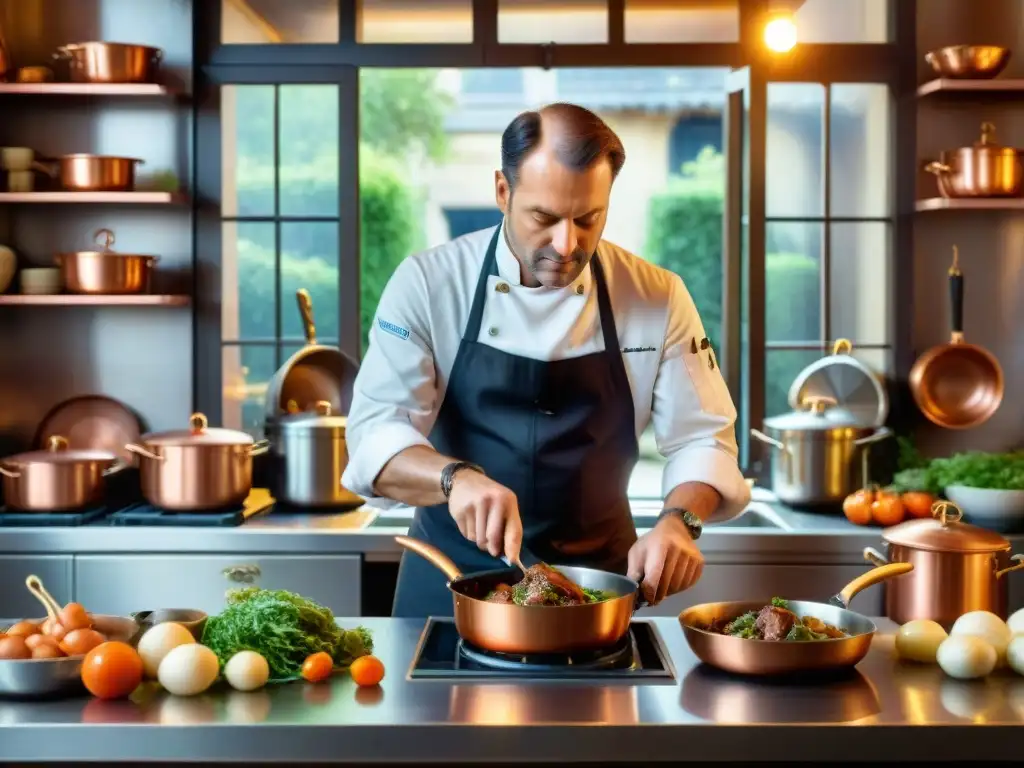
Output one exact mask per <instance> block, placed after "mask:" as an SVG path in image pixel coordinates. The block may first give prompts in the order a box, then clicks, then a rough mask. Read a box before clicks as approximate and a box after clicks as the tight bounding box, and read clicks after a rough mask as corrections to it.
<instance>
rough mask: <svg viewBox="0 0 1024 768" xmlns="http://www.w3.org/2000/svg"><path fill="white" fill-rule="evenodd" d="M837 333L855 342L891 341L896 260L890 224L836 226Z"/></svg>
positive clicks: (832, 263) (831, 279)
mask: <svg viewBox="0 0 1024 768" xmlns="http://www.w3.org/2000/svg"><path fill="white" fill-rule="evenodd" d="M830 226H831V231H832V257H831V259H830V260H829V271H830V274H829V282H830V283H831V286H832V287H831V292H830V297H831V308H830V309H831V315H832V317H831V320H832V335H833V336H834V337H837V338H847V339H851V340H852V341H853V342H854V344H855V345H856V344H888V343H890V342H891V340H892V333H891V330H892V329H891V323H892V316H893V312H892V260H891V259H890V257H889V252H890V251H889V241H890V237H891V230H890V225H889V224H887V223H884V222H879V223H874V222H872V223H866V224H843V223H840V224H832V225H830Z"/></svg>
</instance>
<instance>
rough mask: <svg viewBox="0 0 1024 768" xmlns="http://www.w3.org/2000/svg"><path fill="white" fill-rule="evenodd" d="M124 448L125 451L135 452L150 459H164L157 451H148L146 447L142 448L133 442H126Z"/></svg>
mask: <svg viewBox="0 0 1024 768" xmlns="http://www.w3.org/2000/svg"><path fill="white" fill-rule="evenodd" d="M124 449H125V450H126V451H131V452H132V453H134V454H136V455H137V456H142V457H143V458H145V459H152V460H153V461H163V460H164V457H163V456H161V455H160V454H159V453H153V452H152V451H150V450H148V449H146V448H143V447H142V446H141V445H136V444H135V443H128V444H126V445H125V447H124Z"/></svg>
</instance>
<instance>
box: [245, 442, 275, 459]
mask: <svg viewBox="0 0 1024 768" xmlns="http://www.w3.org/2000/svg"><path fill="white" fill-rule="evenodd" d="M269 450H270V441H269V440H257V441H256V442H255V443H253V444H252V445H251V446H249V455H250V456H262V455H263V454H264V453H266V452H267V451H269Z"/></svg>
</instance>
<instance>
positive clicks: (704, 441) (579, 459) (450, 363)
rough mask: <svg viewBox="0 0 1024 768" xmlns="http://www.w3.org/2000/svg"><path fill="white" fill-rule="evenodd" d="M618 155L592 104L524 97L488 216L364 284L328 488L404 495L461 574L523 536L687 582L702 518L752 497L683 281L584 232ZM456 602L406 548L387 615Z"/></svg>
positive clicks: (602, 564) (550, 549)
mask: <svg viewBox="0 0 1024 768" xmlns="http://www.w3.org/2000/svg"><path fill="white" fill-rule="evenodd" d="M624 162H625V151H624V149H623V146H622V142H621V141H620V140H619V138H618V136H616V135H615V133H614V132H613V131H612V130H611V129H610V128H609V127H608V126H607V125H606V124H605V123H604V122H603V121H602V120H601V119H600V118H599V117H598V116H597V115H595V114H593V113H592V112H590V111H588V110H586V109H584V108H582V107H578V106H575V105H572V104H552V105H549V106H547V107H544V108H543V109H541V110H539V111H530V112H524V113H523V114H521V115H519V116H518V117H516V118H515V119H514V120H513V121H512V122H511V123H510V124H509V126H508V127H507V128H506V129H505V131H504V133H503V134H502V137H501V170H499V171H496V172H495V174H494V190H495V200H496V202H497V205H498V208H499V209H500V210H501V211H502V213H503V214H504V219H503V221H502V223H501V224H500V225H499V226H497V227H495V228H492V229H487V230H483V231H479V232H473V233H471V234H468V235H465V236H463V237H460V238H458V239H456V240H453V241H452V242H449V243H446V244H444V245H441V246H438V247H436V248H431V249H429V250H427V251H424V252H422V253H417V254H414V255H412V256H410V257H408V258H407V259H405V260H404V261H403V262H402V263H401V264H400V265H399V267H398V268H397V269H396V270H395V272H394V274H393V275H392V277H391V279H390V280H389V281H388V284H387V286H386V288H385V289H384V292H383V295H382V296H381V299H380V303H379V305H378V307H377V312H376V315H375V317H374V321H373V327H372V328H371V329H370V343H369V348H368V349H367V351H366V357H365V359H364V360H363V364H362V366H361V368H360V370H359V374H358V376H357V377H356V381H355V392H354V396H353V401H352V408H351V411H350V413H349V418H348V425H347V440H348V450H349V463H348V467H347V469H346V470H345V473H344V478H343V481H342V482H343V483H344V485H345V487H346V488H348V489H350V490H351V491H354V492H355V493H357V494H359V495H361V496H363V497H365V498H367V499H371V500H375V501H374V503H375V504H378V505H381V504H382V505H383V506H389V505H392V504H405V505H409V506H413V507H416V513H415V518H414V519H413V522H412V525H411V526H410V529H409V535H410V536H412V537H415V538H418V539H422V540H424V541H427V542H429V543H431V544H433V545H435V546H437V547H438V548H440V549H441V550H442V551H443V552H444V553H445V554H447V555H448V557H450V558H451V559H452V560H453V561H454V562H455V564H456V565H458V566H459V568H460V569H461V570H462V572H463V573H471V572H474V571H483V570H488V569H494V568H503V567H506V566H505V565H504V563H503V562H502V561H501V559H500V558H501V557H502V556H505V557H507V558H508V559H509V560H510V561H512V562H516V561H517V559H518V558H519V556H520V552H521V550H522V556H523V559H524V560H526V562H527V564H529V563H531V562H534V561H535V560H537V559H539V560H542V561H544V562H549V563H557V564H566V565H585V566H589V567H594V568H601V569H604V570H609V571H615V572H618V573H624V574H627V575H629V576H630V577H631V578H633V579H635V580H637V581H638V582H640V583H641V584H642V588H643V590H644V593H645V595H646V597H647V599H648V600H650V601H651V602H658V601H660V600H662V599H663V598H664V597H665V596H666V595H670V594H674V593H676V592H679V591H681V590H684V589H687V588H688V587H691V586H693V584H695V583H696V582H697V580H698V579H699V578H700V576H701V572H702V570H703V565H704V558H703V556H702V555H701V552H700V549H699V547H698V540H699V538H700V535H701V531H702V527H703V524H704V523H706V522H708V521H709V520H715V521H718V520H727V519H730V518H732V517H735V516H736V515H738V514H739V513H740V512H741V511H742V510H743V509H744V507H745V506H746V504H747V502H748V500H749V490H748V488H747V485H746V483H745V481H744V479H743V477H742V475H741V474H740V471H739V468H738V466H737V460H736V454H737V451H736V437H735V429H734V422H735V419H736V410H735V407H734V405H733V402H732V399H731V398H730V396H729V392H728V389H727V388H726V385H725V382H724V380H723V378H722V374H721V372H720V370H719V367H718V361H717V360H716V358H715V353H714V350H713V349H712V348H711V346H710V343H709V342H708V340H707V338H706V336H705V333H704V328H703V327H702V325H701V320H700V317H699V316H698V314H697V310H696V308H695V306H694V303H693V300H692V299H691V297H690V295H689V293H688V292H687V290H686V286H685V285H684V284H683V281H682V280H681V279H680V278H679V277H678V276H677V275H675V274H673V273H671V272H668V271H667V270H664V269H662V268H660V267H658V266H655V265H654V264H651V263H649V262H647V261H644V260H643V259H642V258H640V257H638V256H635V255H633V254H632V253H629V252H628V251H626V250H625V249H623V248H620V247H619V246H617V245H614V244H612V243H610V242H607V241H605V240H602V239H601V234H602V232H603V231H604V227H605V222H606V221H607V217H608V207H609V201H610V197H611V191H612V184H613V182H614V181H615V178H616V176H617V175H618V173H619V171H620V170H621V169H622V167H623V163H624ZM648 424H653V426H654V434H655V437H656V439H657V445H658V449H659V451H660V452H661V453H662V454H663V455H664V456H665V457H666V459H667V464H666V465H665V469H664V479H663V484H662V490H663V496H664V505H663V511H662V512H661V514H660V516H659V518H658V522H657V524H656V525H655V526H654V527H653V528H652V529H651V530H649V531H647V532H646V533H644V534H643V535H642V536H640V537H639V538H637V532H636V528H635V526H634V524H633V518H632V515H631V512H630V504H629V499H628V497H627V485H628V483H629V479H630V474H631V472H632V470H633V467H634V465H635V464H636V461H637V457H638V436H639V435H640V434H641V433H642V432H643V431H644V430H645V428H646V427H647V426H648ZM376 500H379V501H376ZM527 555H529V557H527ZM451 614H452V599H451V594H450V593H449V592H448V590H447V587H446V578H445V576H444V574H443V573H442V572H441V571H440V570H438V569H437V568H436V567H435V566H433V565H431V564H430V563H428V562H427V561H426V560H424V559H423V558H422V557H420V556H419V555H416V554H413V553H410V552H406V553H405V554H403V556H402V562H401V566H400V568H399V575H398V586H397V590H396V594H395V603H394V608H393V615H395V616H409V617H425V616H450V615H451Z"/></svg>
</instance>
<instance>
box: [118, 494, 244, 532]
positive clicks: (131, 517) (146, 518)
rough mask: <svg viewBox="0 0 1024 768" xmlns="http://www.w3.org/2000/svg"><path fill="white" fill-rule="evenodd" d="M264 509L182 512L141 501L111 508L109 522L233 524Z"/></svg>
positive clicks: (188, 525)
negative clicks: (118, 507) (116, 508)
mask: <svg viewBox="0 0 1024 768" xmlns="http://www.w3.org/2000/svg"><path fill="white" fill-rule="evenodd" d="M262 511H263V510H262V509H260V508H255V509H252V510H247V509H245V508H244V507H240V506H239V507H231V508H229V509H223V510H209V511H206V512H180V511H176V510H170V509H160V508H159V507H154V506H153V505H152V504H149V503H147V502H144V501H141V502H136V503H135V504H129V505H128V506H127V507H124V508H122V509H118V510H116V511H114V512H112V513H111V514H110V518H109V521H108V522H109V523H110V525H138V526H142V525H154V526H184V527H206V528H218V527H220V528H230V527H232V526H238V525H241V524H242V523H244V522H245V521H246V520H247V519H249V517H252V516H253V515H254V514H258V513H259V512H262Z"/></svg>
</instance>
